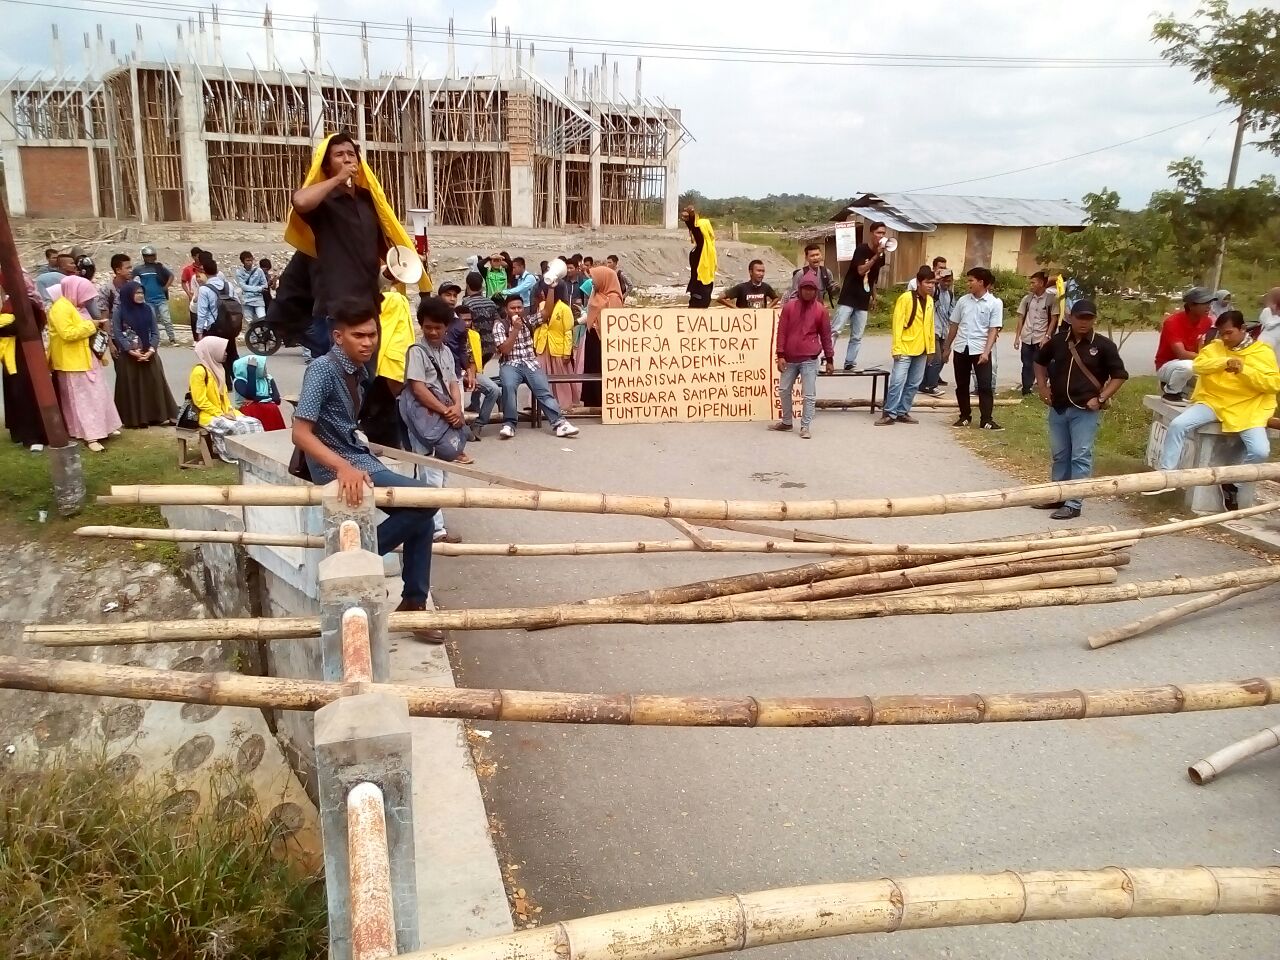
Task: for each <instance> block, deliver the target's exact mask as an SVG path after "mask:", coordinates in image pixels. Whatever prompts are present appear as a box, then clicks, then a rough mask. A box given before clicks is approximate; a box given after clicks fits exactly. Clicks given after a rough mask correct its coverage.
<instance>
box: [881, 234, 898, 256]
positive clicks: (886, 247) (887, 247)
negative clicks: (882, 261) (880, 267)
mask: <svg viewBox="0 0 1280 960" xmlns="http://www.w3.org/2000/svg"><path fill="white" fill-rule="evenodd" d="M897 249H898V241H897V239H896V238H894V237H885V238H884V239H883V240H881V241H880V252H881V253H893V251H895V250H897Z"/></svg>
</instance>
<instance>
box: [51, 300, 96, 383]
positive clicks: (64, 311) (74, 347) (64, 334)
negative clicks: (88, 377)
mask: <svg viewBox="0 0 1280 960" xmlns="http://www.w3.org/2000/svg"><path fill="white" fill-rule="evenodd" d="M48 316H49V369H50V370H54V371H56V372H60V373H83V372H84V371H86V370H92V369H93V352H92V351H91V350H90V349H89V339H90V338H91V337H92V336H93V335H94V334H95V333H96V332H97V330H98V325H97V324H96V323H94V322H93V321H92V320H86V319H85V318H84V317H82V316H80V311H79V310H77V309H76V307H75V304H73V303H72V302H71V301H70V300H68V299H67V298H66V297H59V298H58V299H57V300H55V301H53V303H52V304H51V305H50V307H49V311H48ZM103 363H104V364H105V363H106V361H105V360H104V361H103Z"/></svg>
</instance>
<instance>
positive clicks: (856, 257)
mask: <svg viewBox="0 0 1280 960" xmlns="http://www.w3.org/2000/svg"><path fill="white" fill-rule="evenodd" d="M887 233H888V231H887V230H886V229H885V226H884V224H883V223H875V222H874V221H868V222H867V225H866V227H865V228H864V231H863V236H864V237H869V238H870V242H869V243H860V244H858V246H857V247H856V248H854V251H853V260H852V262H851V263H850V264H849V269H848V271H847V272H846V273H845V275H844V283H842V284H841V285H840V305H839V306H838V307H837V308H836V316H835V320H834V322H833V323H832V324H831V331H832V335H833V336H836V337H839V336H840V334H841V333H843V332H844V327H845V324H846V323H847V324H848V325H849V346H848V347H846V348H845V353H844V368H845V370H854V369H857V366H858V350H859V349H860V348H861V347H862V334H863V333H864V332H865V331H866V329H867V314H869V313H870V312H871V308H872V307H874V306H875V303H876V281H877V280H879V279H880V268H881V267H882V266H884V251H883V249H882V247H881V244H882V242H883V241H884V238H885V235H886V234H887Z"/></svg>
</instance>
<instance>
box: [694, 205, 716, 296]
mask: <svg viewBox="0 0 1280 960" xmlns="http://www.w3.org/2000/svg"><path fill="white" fill-rule="evenodd" d="M693 225H694V226H695V227H697V228H698V229H699V230H701V231H702V256H700V257H699V258H698V282H699V283H715V282H716V232H715V230H714V229H713V228H712V226H711V221H710V220H708V219H707V218H706V217H698V219H696V220H694V221H693Z"/></svg>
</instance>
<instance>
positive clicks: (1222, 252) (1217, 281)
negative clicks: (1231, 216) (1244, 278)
mask: <svg viewBox="0 0 1280 960" xmlns="http://www.w3.org/2000/svg"><path fill="white" fill-rule="evenodd" d="M1245 126H1246V124H1245V119H1244V111H1243V110H1241V111H1240V116H1238V117H1236V142H1235V144H1234V145H1233V146H1232V147H1231V166H1230V167H1228V168H1227V189H1228V190H1234V189H1235V188H1236V174H1237V173H1238V172H1239V170H1240V151H1241V149H1242V148H1243V147H1244V128H1245ZM1226 257H1227V235H1226V234H1225V233H1224V234H1223V235H1222V236H1220V237H1219V238H1218V256H1217V258H1216V259H1215V260H1214V263H1213V283H1211V284H1209V287H1210V288H1211V289H1213V290H1217V289H1218V287H1219V286H1220V285H1221V283H1222V261H1223V260H1225V259H1226Z"/></svg>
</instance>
